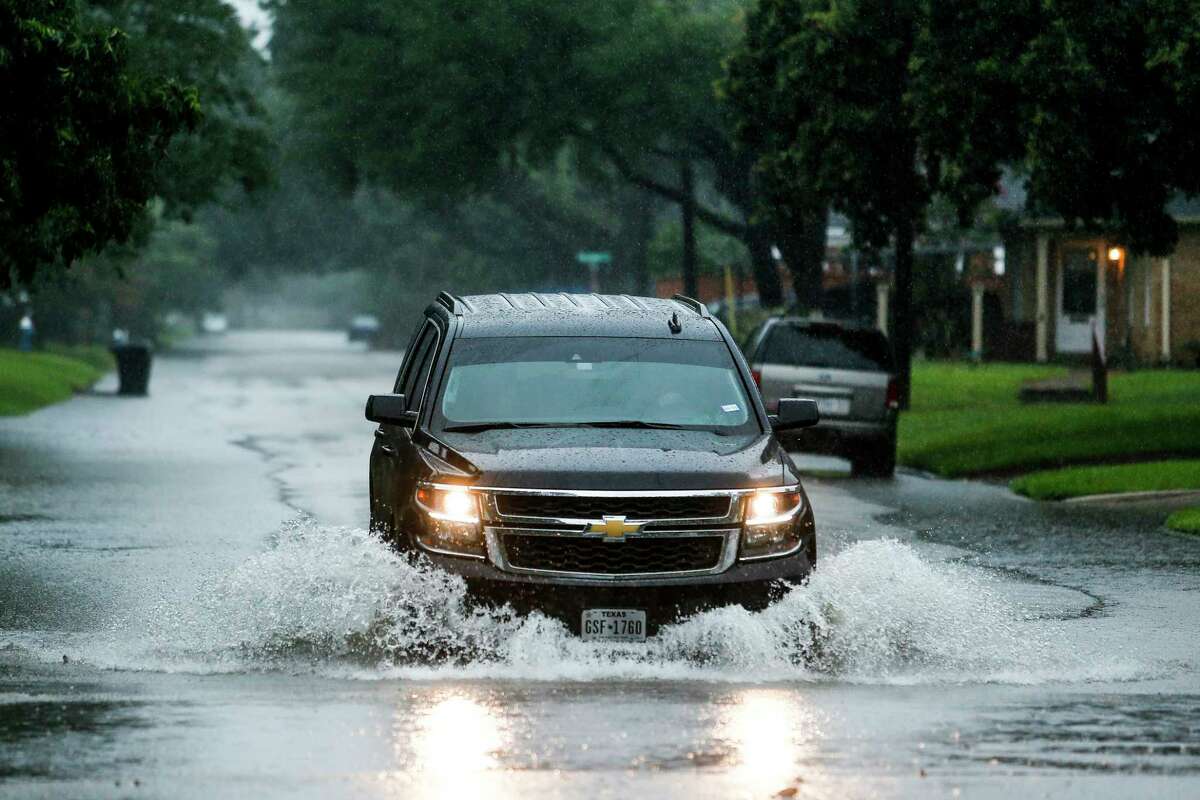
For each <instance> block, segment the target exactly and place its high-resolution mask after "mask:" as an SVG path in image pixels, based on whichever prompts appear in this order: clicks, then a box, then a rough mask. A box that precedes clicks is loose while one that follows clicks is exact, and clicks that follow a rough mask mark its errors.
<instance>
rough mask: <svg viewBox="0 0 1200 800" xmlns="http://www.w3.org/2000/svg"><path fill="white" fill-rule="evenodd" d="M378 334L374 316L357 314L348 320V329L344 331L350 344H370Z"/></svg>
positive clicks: (377, 321) (377, 324)
mask: <svg viewBox="0 0 1200 800" xmlns="http://www.w3.org/2000/svg"><path fill="white" fill-rule="evenodd" d="M378 333H379V318H378V317H376V316H375V315H374V314H358V315H356V316H355V317H354V319H352V320H350V327H349V329H348V330H347V331H346V337H347V338H348V339H349V340H350V341H352V342H366V343H367V344H370V343H371V342H373V341H374V340H375V336H376V335H377V334H378Z"/></svg>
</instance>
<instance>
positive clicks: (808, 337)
mask: <svg viewBox="0 0 1200 800" xmlns="http://www.w3.org/2000/svg"><path fill="white" fill-rule="evenodd" d="M755 360H756V361H761V362H762V363H764V364H788V365H791V366H798V367H824V368H826V369H857V370H870V371H872V372H891V371H892V354H891V348H889V347H888V342H887V339H886V338H885V337H884V335H883V334H882V333H880V332H879V331H873V330H862V329H854V328H843V327H841V326H840V325H787V324H783V325H775V326H773V327H772V328H771V331H770V333H769V334H767V340H766V342H764V343H763V348H762V353H761V355H760V356H759V358H757V359H755Z"/></svg>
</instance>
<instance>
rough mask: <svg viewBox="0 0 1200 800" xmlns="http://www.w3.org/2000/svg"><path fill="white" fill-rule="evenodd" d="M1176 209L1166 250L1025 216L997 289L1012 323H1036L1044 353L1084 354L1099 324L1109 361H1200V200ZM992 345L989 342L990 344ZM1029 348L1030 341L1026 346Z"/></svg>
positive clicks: (1008, 244)
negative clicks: (1174, 241)
mask: <svg viewBox="0 0 1200 800" xmlns="http://www.w3.org/2000/svg"><path fill="white" fill-rule="evenodd" d="M1168 211H1169V212H1170V213H1171V215H1172V217H1174V219H1175V220H1176V222H1177V223H1178V224H1179V234H1180V235H1179V244H1178V245H1177V247H1176V248H1175V251H1174V253H1172V254H1171V255H1170V256H1169V257H1167V258H1151V257H1148V256H1136V255H1134V254H1132V253H1130V252H1129V251H1128V249H1127V248H1126V247H1125V246H1124V244H1123V243H1122V242H1120V241H1116V240H1114V239H1113V238H1111V237H1106V236H1102V235H1096V234H1089V233H1085V232H1082V231H1077V230H1075V231H1073V230H1068V229H1067V228H1066V226H1064V225H1063V223H1062V221H1061V220H1055V219H1041V218H1033V217H1028V216H1027V217H1024V218H1023V219H1022V220H1021V221H1020V222H1019V223H1018V224H1017V225H1016V226H1014V227H1013V228H1011V229H1010V230H1009V231H1008V232H1007V233H1006V235H1005V237H1004V238H1005V261H1006V269H1005V270H1004V273H1005V274H1004V276H1003V278H1002V279H1000V280H999V281H998V282H997V283H995V284H994V285H993V286H992V287H990V288H991V290H992V291H994V292H995V293H996V294H997V295H998V299H999V304H998V305H999V308H1000V309H1002V313H1003V317H1004V320H1003V322H1004V325H1005V329H1007V330H1010V331H1019V330H1021V329H1022V328H1025V329H1032V333H1033V335H1032V337H1030V338H1031V339H1032V348H1031V350H1032V352H1028V353H1023V354H1019V355H1020V356H1021V357H1022V358H1027V359H1029V360H1037V361H1050V360H1064V359H1067V360H1069V359H1072V358H1079V357H1085V356H1087V355H1088V354H1090V353H1091V350H1092V337H1093V330H1094V331H1095V336H1096V337H1097V339H1098V343H1099V344H1100V346H1101V347H1102V348H1103V350H1104V352H1105V353H1106V355H1107V356H1108V358H1109V360H1110V361H1113V360H1124V361H1130V362H1134V363H1141V364H1157V363H1188V364H1195V363H1196V361H1197V358H1198V357H1200V202H1197V201H1187V200H1183V199H1180V200H1177V201H1175V202H1173V203H1171V204H1170V205H1169V206H1168ZM985 349H987V343H985ZM1027 349H1028V348H1027Z"/></svg>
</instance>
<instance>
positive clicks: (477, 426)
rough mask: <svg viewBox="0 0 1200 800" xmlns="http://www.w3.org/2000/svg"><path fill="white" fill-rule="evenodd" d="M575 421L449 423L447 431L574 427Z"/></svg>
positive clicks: (472, 431)
mask: <svg viewBox="0 0 1200 800" xmlns="http://www.w3.org/2000/svg"><path fill="white" fill-rule="evenodd" d="M573 427H575V423H573V422H470V423H464V424H462V425H447V426H446V427H444V428H442V430H444V431H446V432H447V433H474V432H476V431H494V430H508V429H514V428H573Z"/></svg>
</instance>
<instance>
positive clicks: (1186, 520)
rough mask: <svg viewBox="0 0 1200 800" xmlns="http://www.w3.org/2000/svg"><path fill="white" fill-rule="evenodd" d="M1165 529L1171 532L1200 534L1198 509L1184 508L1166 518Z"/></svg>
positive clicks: (1199, 509) (1199, 512) (1199, 513)
mask: <svg viewBox="0 0 1200 800" xmlns="http://www.w3.org/2000/svg"><path fill="white" fill-rule="evenodd" d="M1167 527H1168V528H1170V529H1171V530H1173V531H1183V532H1184V533H1197V534H1200V508H1184V509H1180V510H1179V511H1176V512H1175V513H1174V514H1172V515H1171V516H1169V517H1167Z"/></svg>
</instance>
